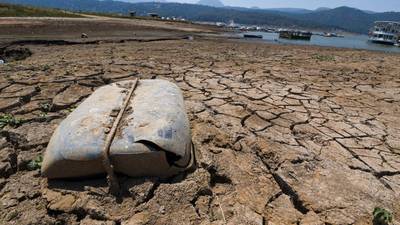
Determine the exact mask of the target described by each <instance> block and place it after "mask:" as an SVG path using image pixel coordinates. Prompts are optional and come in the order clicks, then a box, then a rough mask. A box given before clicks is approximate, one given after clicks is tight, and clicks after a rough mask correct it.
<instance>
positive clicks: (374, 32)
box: [369, 21, 400, 45]
mask: <svg viewBox="0 0 400 225" xmlns="http://www.w3.org/2000/svg"><path fill="white" fill-rule="evenodd" d="M399 37H400V22H394V21H376V22H375V23H374V27H372V29H371V30H370V32H369V41H371V42H373V43H379V44H386V45H395V44H398V43H399Z"/></svg>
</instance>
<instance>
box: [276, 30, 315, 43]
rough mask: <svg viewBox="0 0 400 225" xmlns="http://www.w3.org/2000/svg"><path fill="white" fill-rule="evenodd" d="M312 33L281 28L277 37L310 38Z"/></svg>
mask: <svg viewBox="0 0 400 225" xmlns="http://www.w3.org/2000/svg"><path fill="white" fill-rule="evenodd" d="M311 36H312V33H311V32H308V31H297V30H281V31H279V38H286V39H295V40H306V41H309V40H311Z"/></svg>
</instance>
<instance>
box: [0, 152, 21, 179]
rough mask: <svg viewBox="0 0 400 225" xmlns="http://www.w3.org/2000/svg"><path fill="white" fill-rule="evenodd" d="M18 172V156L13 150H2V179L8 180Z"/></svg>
mask: <svg viewBox="0 0 400 225" xmlns="http://www.w3.org/2000/svg"><path fill="white" fill-rule="evenodd" d="M15 172H17V154H16V152H15V150H14V149H12V148H3V149H1V150H0V178H7V177H9V176H10V175H12V174H14V173H15Z"/></svg>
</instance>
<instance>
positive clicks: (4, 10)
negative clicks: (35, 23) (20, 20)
mask: <svg viewBox="0 0 400 225" xmlns="http://www.w3.org/2000/svg"><path fill="white" fill-rule="evenodd" d="M10 16H11V17H25V16H33V17H82V16H80V15H77V14H74V13H70V12H67V11H63V10H58V9H47V8H37V7H30V6H22V5H13V4H4V3H0V17H10Z"/></svg>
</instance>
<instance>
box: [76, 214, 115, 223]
mask: <svg viewBox="0 0 400 225" xmlns="http://www.w3.org/2000/svg"><path fill="white" fill-rule="evenodd" d="M79 225H116V223H115V222H114V221H101V220H93V219H91V218H90V217H88V216H87V217H85V218H84V219H83V220H81V222H80V223H79Z"/></svg>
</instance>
